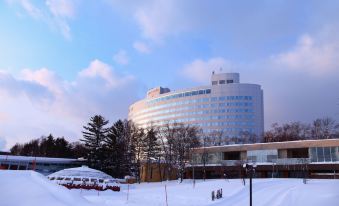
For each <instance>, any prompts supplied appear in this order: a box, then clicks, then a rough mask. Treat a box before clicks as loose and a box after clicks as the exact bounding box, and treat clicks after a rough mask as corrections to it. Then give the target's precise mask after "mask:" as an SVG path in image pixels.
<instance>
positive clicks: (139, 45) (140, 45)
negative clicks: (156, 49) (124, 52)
mask: <svg viewBox="0 0 339 206" xmlns="http://www.w3.org/2000/svg"><path fill="white" fill-rule="evenodd" d="M133 48H134V49H135V50H137V51H138V52H140V53H143V54H148V53H151V49H150V48H149V47H148V46H147V44H145V43H144V42H141V41H136V42H134V43H133Z"/></svg>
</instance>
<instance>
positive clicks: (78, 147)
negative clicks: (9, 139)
mask: <svg viewBox="0 0 339 206" xmlns="http://www.w3.org/2000/svg"><path fill="white" fill-rule="evenodd" d="M86 152H87V151H86V148H85V147H84V145H83V144H82V143H80V142H73V143H70V142H68V141H67V140H66V139H65V138H64V137H57V138H55V137H53V135H52V134H50V135H48V136H47V137H44V136H43V137H41V138H38V139H33V140H31V141H29V142H27V143H23V144H20V143H16V144H15V145H14V146H13V147H12V148H11V149H10V153H11V154H12V155H21V156H38V157H58V158H79V157H84V155H86Z"/></svg>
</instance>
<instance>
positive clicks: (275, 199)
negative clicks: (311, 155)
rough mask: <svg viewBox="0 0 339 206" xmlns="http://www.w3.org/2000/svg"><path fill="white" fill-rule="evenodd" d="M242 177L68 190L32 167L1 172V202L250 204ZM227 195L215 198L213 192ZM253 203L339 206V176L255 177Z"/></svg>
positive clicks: (53, 205)
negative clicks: (326, 177)
mask: <svg viewBox="0 0 339 206" xmlns="http://www.w3.org/2000/svg"><path fill="white" fill-rule="evenodd" d="M248 183H249V182H248V181H246V186H243V184H242V181H241V180H239V179H231V180H229V181H227V180H206V181H205V182H203V181H202V180H197V181H196V184H195V187H193V184H192V180H185V181H184V182H183V183H178V182H177V181H169V182H161V183H142V184H133V185H130V188H129V197H128V201H127V191H128V190H127V185H122V191H121V192H113V191H103V192H98V191H95V190H90V191H87V190H68V189H66V188H64V187H62V186H59V185H57V184H55V183H53V182H51V181H49V180H48V179H47V178H46V177H44V176H42V175H40V174H38V173H36V172H33V171H9V170H7V171H0V205H1V206H31V205H32V206H39V205H42V206H45V205H48V206H71V205H72V206H80V205H81V206H90V205H91V206H99V205H100V206H126V205H129V206H137V205H138V206H164V205H166V202H165V198H166V196H165V185H166V188H167V195H168V196H167V197H168V206H184V205H185V206H186V205H188V206H210V205H213V206H221V205H223V206H224V205H225V206H242V205H244V206H245V205H246V206H247V205H249V185H248ZM221 188H222V189H223V198H222V199H219V200H216V201H211V191H212V190H214V191H216V190H217V189H221ZM253 205H254V206H306V205H307V206H338V205H339V180H310V181H308V183H307V184H303V182H302V179H253Z"/></svg>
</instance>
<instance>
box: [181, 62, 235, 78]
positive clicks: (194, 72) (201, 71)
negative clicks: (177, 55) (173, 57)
mask: <svg viewBox="0 0 339 206" xmlns="http://www.w3.org/2000/svg"><path fill="white" fill-rule="evenodd" d="M220 68H221V69H222V70H223V71H224V72H227V71H230V70H232V69H233V68H234V65H233V64H232V63H231V62H230V61H228V60H226V59H224V58H222V57H214V58H210V59H208V60H206V61H204V60H201V59H196V60H194V61H193V62H191V63H188V64H186V65H185V66H184V67H183V69H182V71H181V73H182V75H184V76H185V77H186V78H187V79H191V80H193V81H195V82H200V83H206V82H208V80H209V77H210V75H211V73H212V71H220Z"/></svg>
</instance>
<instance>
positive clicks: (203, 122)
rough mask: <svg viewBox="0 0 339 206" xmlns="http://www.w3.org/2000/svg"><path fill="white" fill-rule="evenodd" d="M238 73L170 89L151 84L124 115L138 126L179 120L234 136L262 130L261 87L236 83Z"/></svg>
mask: <svg viewBox="0 0 339 206" xmlns="http://www.w3.org/2000/svg"><path fill="white" fill-rule="evenodd" d="M239 79H240V78H239V73H221V74H214V73H213V74H212V77H211V85H210V86H201V87H195V88H189V89H183V90H178V91H175V92H170V90H169V89H168V88H162V87H158V88H154V89H151V90H149V91H148V92H147V97H146V98H145V99H143V100H140V101H138V102H136V103H134V104H132V105H131V106H130V107H129V115H128V119H129V120H132V121H133V122H135V123H136V124H137V125H139V126H141V127H147V126H148V125H150V124H153V125H157V126H161V125H163V124H166V123H168V122H183V123H187V124H192V125H195V126H199V127H200V128H202V129H203V130H204V132H206V133H209V132H213V131H221V130H222V131H223V132H224V135H225V136H228V137H234V136H238V135H240V134H241V133H242V132H250V133H253V134H255V135H256V136H257V137H261V136H262V134H263V131H264V110H263V90H262V89H261V87H260V85H257V84H246V83H240V80H239Z"/></svg>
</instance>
